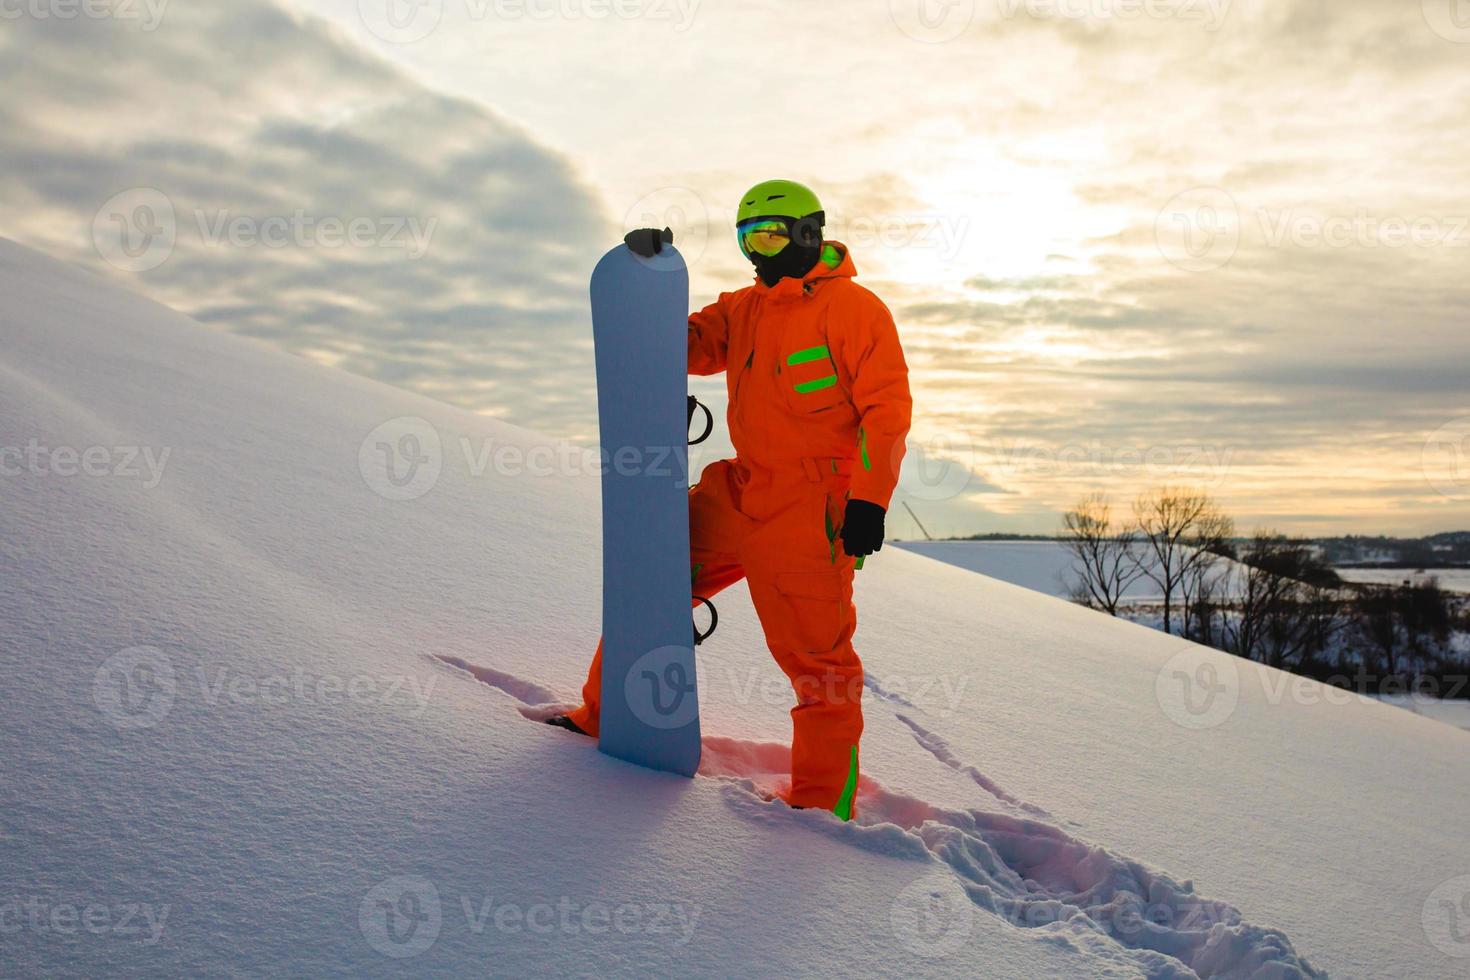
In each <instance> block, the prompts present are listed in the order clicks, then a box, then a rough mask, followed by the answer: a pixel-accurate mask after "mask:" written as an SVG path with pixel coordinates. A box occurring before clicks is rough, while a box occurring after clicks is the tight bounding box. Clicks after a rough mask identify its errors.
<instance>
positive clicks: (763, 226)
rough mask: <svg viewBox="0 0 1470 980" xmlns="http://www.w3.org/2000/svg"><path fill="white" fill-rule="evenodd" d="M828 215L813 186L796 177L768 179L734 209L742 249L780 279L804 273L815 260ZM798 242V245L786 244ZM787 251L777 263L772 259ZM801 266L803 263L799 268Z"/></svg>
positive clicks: (747, 255)
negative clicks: (802, 182) (797, 180)
mask: <svg viewBox="0 0 1470 980" xmlns="http://www.w3.org/2000/svg"><path fill="white" fill-rule="evenodd" d="M826 222H827V215H826V212H824V211H823V210H822V202H821V201H819V200H817V195H816V194H814V193H812V190H811V188H809V187H806V186H804V185H802V184H798V183H797V182H796V181H794V180H767V181H764V182H762V183H759V184H756V185H755V186H754V187H752V188H751V189H750V190H748V191H746V192H745V196H744V197H742V198H741V199H740V208H739V209H738V210H737V211H736V212H735V240H736V241H737V242H738V243H739V244H740V252H741V254H742V255H744V256H745V257H746V258H748V259H750V260H751V261H752V262H755V263H756V264H757V266H758V267H760V266H762V265H764V267H765V269H766V271H767V272H769V273H770V274H771V275H773V276H776V277H777V278H779V277H780V276H781V275H794V274H797V272H798V271H800V272H805V271H806V269H809V268H811V266H812V264H813V263H814V262H815V261H816V258H815V256H816V254H817V253H818V251H819V250H820V248H821V245H822V225H824V224H826ZM792 243H795V245H796V248H795V249H791V250H788V249H787V246H788V245H790V244H792ZM783 253H785V257H784V258H783V259H782V260H780V261H779V262H776V263H771V262H770V261H766V262H764V263H763V262H762V259H765V260H772V259H775V257H776V256H777V255H781V254H783ZM798 266H802V268H800V269H799V270H798Z"/></svg>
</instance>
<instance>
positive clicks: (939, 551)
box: [903, 541, 1243, 603]
mask: <svg viewBox="0 0 1470 980" xmlns="http://www.w3.org/2000/svg"><path fill="white" fill-rule="evenodd" d="M903 547H904V548H905V549H907V550H909V551H912V552H914V553H915V554H920V555H925V556H927V557H929V558H934V559H937V560H939V561H942V562H946V563H948V564H950V565H954V566H956V567H958V568H966V569H969V570H970V571H972V572H979V573H980V574H982V575H989V576H990V577H991V578H998V579H1000V580H1001V581H1002V582H1009V583H1011V584H1012V585H1019V586H1023V587H1024V588H1028V589H1031V590H1033V591H1036V592H1040V593H1043V594H1045V595H1050V596H1057V597H1058V598H1062V599H1066V598H1068V597H1070V595H1071V591H1072V587H1073V586H1074V585H1076V584H1077V582H1078V581H1079V579H1078V576H1077V574H1076V573H1075V572H1074V571H1073V566H1074V565H1075V563H1076V559H1075V558H1073V557H1072V553H1071V552H1070V551H1068V550H1067V546H1066V545H1065V544H1063V543H1062V542H1060V541H905V542H903ZM1219 565H1220V570H1219V572H1218V573H1217V574H1216V578H1217V580H1220V585H1221V586H1222V588H1221V590H1220V591H1221V592H1222V594H1227V595H1239V594H1240V593H1241V591H1242V585H1241V580H1240V578H1239V576H1240V575H1241V574H1242V572H1241V569H1242V568H1243V566H1241V565H1239V564H1237V563H1236V562H1234V561H1231V560H1229V559H1224V560H1222V561H1221V562H1220V563H1219ZM1151 566H1152V563H1151ZM1123 598H1124V599H1125V600H1126V601H1128V602H1137V603H1148V602H1162V601H1163V598H1164V594H1163V591H1162V590H1161V589H1160V588H1159V586H1158V584H1157V583H1155V582H1154V581H1153V580H1152V579H1149V578H1148V577H1146V576H1140V577H1139V578H1137V579H1136V580H1134V581H1133V582H1131V583H1129V585H1128V587H1127V588H1126V589H1124V590H1123Z"/></svg>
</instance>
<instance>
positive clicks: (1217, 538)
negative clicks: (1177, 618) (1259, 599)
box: [1179, 508, 1235, 643]
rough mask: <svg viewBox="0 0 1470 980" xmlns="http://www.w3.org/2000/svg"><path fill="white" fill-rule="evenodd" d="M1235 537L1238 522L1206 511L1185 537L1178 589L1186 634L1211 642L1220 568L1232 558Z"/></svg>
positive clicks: (1223, 515)
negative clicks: (1232, 541) (1232, 542)
mask: <svg viewBox="0 0 1470 980" xmlns="http://www.w3.org/2000/svg"><path fill="white" fill-rule="evenodd" d="M1234 536H1235V521H1233V520H1231V519H1230V518H1229V517H1227V516H1226V515H1225V514H1223V513H1221V512H1219V511H1218V510H1214V509H1213V508H1211V509H1209V510H1206V511H1205V512H1204V513H1203V514H1201V515H1200V518H1199V520H1198V521H1196V522H1195V526H1194V528H1193V529H1192V530H1191V531H1190V532H1189V534H1188V535H1187V536H1186V539H1185V543H1186V549H1185V554H1184V557H1183V559H1182V561H1181V563H1180V565H1181V575H1180V579H1179V589H1180V592H1181V598H1182V599H1183V603H1182V606H1183V610H1182V611H1183V616H1184V623H1183V630H1182V632H1183V634H1184V635H1185V636H1188V637H1193V638H1195V639H1198V640H1199V641H1200V642H1201V643H1209V642H1210V636H1209V634H1210V625H1211V624H1210V622H1209V620H1210V619H1211V617H1213V615H1214V614H1213V612H1212V607H1213V603H1214V600H1215V598H1216V596H1217V595H1218V594H1219V593H1220V591H1221V588H1220V586H1221V583H1220V581H1219V577H1220V565H1221V563H1222V561H1223V560H1224V559H1226V558H1233V557H1234V554H1233V549H1232V548H1231V545H1230V539H1231V538H1232V537H1234Z"/></svg>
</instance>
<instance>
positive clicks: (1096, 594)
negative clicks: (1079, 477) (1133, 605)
mask: <svg viewBox="0 0 1470 980" xmlns="http://www.w3.org/2000/svg"><path fill="white" fill-rule="evenodd" d="M1063 523H1064V525H1065V535H1066V538H1065V540H1066V545H1067V550H1068V551H1070V552H1071V553H1072V572H1073V574H1075V575H1076V576H1077V581H1076V584H1075V585H1074V586H1073V589H1072V598H1073V599H1074V600H1075V601H1077V602H1080V603H1082V604H1083V605H1087V606H1091V607H1093V608H1094V609H1102V610H1104V611H1105V612H1107V613H1108V614H1109V615H1110V616H1116V615H1118V606H1119V604H1120V603H1121V602H1122V601H1123V593H1124V592H1125V591H1126V590H1127V589H1128V586H1130V585H1132V584H1133V583H1134V582H1135V581H1137V580H1138V577H1139V576H1140V575H1142V574H1143V570H1142V568H1140V567H1139V564H1138V555H1137V552H1136V550H1135V549H1136V545H1137V534H1136V533H1135V532H1134V531H1133V529H1132V528H1115V527H1114V526H1113V509H1112V505H1111V504H1109V503H1108V498H1107V496H1106V495H1105V494H1101V493H1091V494H1088V495H1087V496H1085V497H1083V498H1082V499H1081V500H1080V501H1078V503H1077V505H1076V506H1075V507H1073V508H1072V509H1071V510H1069V511H1067V513H1066V514H1065V515H1064V517H1063Z"/></svg>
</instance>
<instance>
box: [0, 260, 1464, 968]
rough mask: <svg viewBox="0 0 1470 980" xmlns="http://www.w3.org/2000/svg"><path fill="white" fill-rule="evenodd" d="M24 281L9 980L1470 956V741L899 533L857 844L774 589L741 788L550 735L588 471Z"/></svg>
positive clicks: (587, 587) (6, 402)
mask: <svg viewBox="0 0 1470 980" xmlns="http://www.w3.org/2000/svg"><path fill="white" fill-rule="evenodd" d="M0 296H3V300H0V449H4V450H11V449H13V450H15V451H16V452H11V453H8V454H7V455H6V456H5V457H4V459H5V461H6V468H5V470H4V472H3V474H0V492H3V505H0V658H3V667H4V670H5V676H6V677H7V679H8V681H9V683H8V684H7V690H6V704H5V709H4V711H3V712H0V758H3V759H4V763H3V779H4V804H5V805H4V807H3V810H0V903H3V904H0V954H3V968H0V972H4V973H5V974H7V975H15V976H36V975H101V974H104V973H126V974H145V973H146V974H149V975H232V976H260V975H286V974H290V975H297V976H325V975H353V976H375V975H385V976H386V975H398V974H400V973H403V972H410V973H413V974H415V975H425V976H431V975H433V976H449V975H480V974H486V973H488V974H493V975H532V974H535V975H586V974H593V973H595V974H599V975H620V976H634V975H639V976H641V975H646V974H650V973H651V974H655V975H666V974H673V973H678V974H688V975H707V976H729V975H737V974H738V975H753V976H767V975H777V974H783V975H801V976H806V975H829V974H831V973H833V972H854V973H877V974H883V975H899V974H905V975H912V976H977V975H978V976H985V977H992V978H993V977H1018V978H1020V977H1040V976H1067V977H1092V976H1097V977H1135V976H1152V977H1170V976H1178V977H1189V976H1195V975H1199V976H1219V977H1244V976H1260V977H1284V976H1295V975H1303V974H1305V973H1306V971H1308V970H1309V969H1316V970H1325V971H1330V972H1331V973H1332V974H1333V975H1334V976H1348V977H1375V978H1376V977H1430V976H1443V977H1450V976H1461V975H1463V973H1464V969H1465V966H1466V963H1467V960H1466V959H1464V958H1458V959H1457V958H1453V957H1452V954H1458V955H1459V956H1460V957H1463V956H1464V955H1465V954H1467V953H1470V943H1466V942H1464V941H1463V940H1462V939H1461V938H1460V937H1461V936H1463V935H1464V928H1463V925H1462V923H1461V922H1460V920H1459V918H1457V916H1458V915H1459V914H1460V908H1459V906H1457V905H1456V903H1457V902H1460V901H1462V900H1463V899H1464V897H1465V896H1466V895H1470V877H1467V875H1470V847H1467V845H1466V842H1465V838H1464V835H1463V816H1464V814H1465V813H1466V812H1467V810H1470V780H1467V778H1466V777H1467V775H1470V734H1467V733H1465V732H1462V731H1458V730H1455V729H1452V728H1450V727H1448V726H1444V725H1440V724H1437V723H1434V722H1431V721H1428V720H1425V719H1423V718H1419V717H1416V716H1415V715H1413V714H1410V713H1408V712H1404V711H1399V710H1397V709H1394V708H1390V707H1387V706H1384V705H1381V704H1377V703H1373V702H1370V701H1367V700H1365V699H1360V698H1356V697H1351V696H1348V697H1345V698H1338V697H1330V694H1329V692H1324V691H1323V690H1322V689H1321V688H1320V687H1319V686H1317V685H1315V684H1311V683H1310V682H1304V681H1300V680H1298V679H1294V678H1289V677H1288V676H1287V675H1283V674H1280V673H1278V672H1275V671H1271V670H1267V669H1264V668H1260V667H1258V666H1256V665H1253V664H1249V663H1244V662H1241V661H1237V660H1234V659H1233V658H1230V657H1227V656H1225V655H1223V654H1220V653H1217V652H1215V651H1210V650H1205V649H1203V648H1199V647H1195V646H1193V645H1190V644H1187V643H1184V642H1182V641H1179V640H1177V639H1174V638H1170V637H1167V636H1163V635H1161V634H1158V633H1156V632H1153V631H1150V630H1147V629H1144V628H1141V627H1137V626H1133V625H1130V624H1127V623H1122V622H1117V621H1114V620H1111V619H1108V618H1106V617H1104V616H1101V615H1099V614H1096V613H1092V612H1089V611H1087V610H1084V609H1080V608H1077V607H1074V606H1072V605H1070V604H1068V603H1065V602H1062V601H1059V600H1056V599H1053V598H1049V597H1046V596H1043V595H1038V594H1036V593H1034V592H1030V591H1027V590H1025V589H1021V588H1017V587H1013V586H1010V585H1006V584H1002V583H998V582H993V581H990V580H987V579H984V578H981V577H978V576H976V575H974V574H973V573H971V572H968V571H965V570H962V569H958V568H953V567H949V566H946V565H944V564H941V563H939V562H935V561H931V560H929V559H926V558H923V557H921V556H919V555H915V554H911V553H907V552H905V551H903V550H902V549H898V548H890V549H885V550H884V551H883V552H882V553H881V554H880V555H878V556H877V557H876V558H875V559H873V560H871V561H869V563H868V567H867V568H866V569H864V570H863V571H862V572H861V573H860V576H859V596H858V601H859V609H860V613H861V617H862V623H861V626H860V628H859V631H858V637H857V642H858V646H859V650H860V652H861V653H862V654H863V656H864V659H865V662H866V664H867V667H868V670H869V674H870V685H869V687H870V690H869V692H868V699H867V702H866V704H867V717H868V731H867V734H866V737H865V740H864V756H863V758H864V766H865V771H866V780H865V782H864V784H863V786H862V789H861V793H860V796H859V811H860V818H859V820H858V822H857V823H855V824H851V825H844V824H841V823H839V822H837V821H836V820H835V818H833V817H831V816H830V815H829V814H824V813H818V812H811V811H803V812H794V811H791V810H789V809H788V808H786V807H785V806H783V805H782V804H780V803H775V802H770V801H769V797H770V796H771V794H772V793H773V792H775V791H777V790H779V785H780V773H781V772H782V770H783V769H784V767H785V761H786V760H785V749H784V742H785V740H786V738H787V737H788V735H789V721H788V719H787V717H786V710H787V709H788V708H789V706H790V702H789V692H788V691H787V690H786V689H785V687H784V680H783V679H781V678H780V676H779V674H778V672H777V671H776V669H775V667H774V665H773V664H772V663H771V662H770V660H769V656H768V655H767V654H766V653H765V652H764V649H763V647H762V645H761V642H760V637H759V633H758V630H757V629H756V626H755V621H754V616H753V613H752V611H751V609H750V606H749V602H748V600H747V599H746V597H745V596H744V594H743V590H741V589H738V588H737V589H734V590H731V592H730V593H727V594H726V595H725V597H723V598H722V601H721V603H720V611H721V627H720V632H719V634H718V635H717V636H716V637H715V639H713V640H712V641H711V642H710V643H709V644H707V645H706V646H704V647H702V648H701V650H700V658H701V660H700V669H701V674H700V683H701V702H702V705H703V710H704V729H705V731H706V733H707V739H706V748H705V762H704V766H703V770H702V772H703V774H702V775H701V776H700V777H699V778H696V779H694V780H684V779H679V778H677V777H672V776H668V775H664V774H658V773H653V772H648V771H644V770H640V769H637V768H635V767H631V766H628V765H626V764H624V763H620V762H617V761H614V760H612V759H610V758H608V757H605V756H603V755H601V754H599V753H598V752H596V751H595V749H594V747H593V746H592V744H591V743H590V742H589V741H587V740H584V739H580V738H578V737H576V736H573V735H569V734H566V733H564V732H560V731H557V730H554V729H551V728H548V727H546V726H544V725H539V724H536V723H535V722H534V719H535V718H536V717H540V716H542V715H544V714H545V712H546V710H548V709H547V708H546V707H545V704H546V703H547V702H555V701H562V700H565V699H567V698H568V697H570V696H571V695H572V694H573V692H574V691H575V690H576V688H577V686H578V685H580V683H581V680H582V675H583V671H584V669H585V662H586V658H587V656H588V655H589V653H590V651H591V648H592V646H593V644H594V642H595V639H596V630H597V622H598V590H599V583H598V568H599V561H598V527H597V521H598V516H597V515H598V506H597V502H598V497H597V478H596V474H595V471H594V469H593V467H591V466H588V465H585V461H583V460H582V459H581V457H580V456H579V455H577V454H576V453H573V452H571V451H570V450H569V449H568V448H567V447H564V446H559V445H558V444H557V443H555V442H554V441H551V440H547V439H545V438H543V437H540V436H537V435H536V434H534V433H531V432H527V431H525V430H520V429H516V428H513V427H510V426H507V425H504V424H501V423H499V422H496V421H494V420H492V419H488V418H485V417H481V416H476V415H473V414H470V413H466V412H464V411H460V410H457V409H453V408H450V407H448V406H445V405H442V404H440V403H437V402H434V401H432V400H429V399H426V398H423V397H420V396H416V395H412V394H408V393H405V392H402V391H398V390H395V389H392V388H389V387H385V386H383V385H381V384H378V383H375V382H371V381H367V380H364V379H360V378H357V377H353V376H350V375H346V374H342V373H338V372H334V371H331V370H329V369H325V368H321V367H319V366H316V365H313V364H311V363H308V362H306V361H304V360H300V359H296V358H292V357H289V356H286V355H283V354H280V353H278V352H276V351H274V350H272V349H270V348H268V347H266V346H264V345H262V344H258V343H255V342H252V341H249V340H245V339H241V338H237V337H232V336H228V335H224V334H220V333H217V332H215V331H213V330H210V329H208V328H205V327H202V326H201V325H199V324H198V323H195V322H193V321H191V320H189V319H187V318H185V317H182V316H179V315H177V314H175V313H172V312H169V311H167V310H165V309H163V308H162V307H159V306H157V305H156V304H154V303H152V302H150V301H147V300H144V299H142V298H140V297H138V296H136V295H133V294H131V293H129V292H127V291H125V290H124V289H121V288H118V287H116V286H114V285H110V284H107V283H104V282H102V281H100V280H98V279H96V278H94V277H92V276H91V275H89V274H86V273H82V272H79V271H77V270H74V269H71V268H68V267H66V266H63V265H61V264H60V263H57V262H55V261H52V260H50V259H47V258H44V257H42V256H39V255H37V254H36V253H33V252H29V251H27V250H25V249H23V248H21V247H19V246H17V245H15V244H13V243H10V242H6V241H3V240H0ZM33 440H34V442H33ZM144 450H146V453H145V452H144ZM17 454H19V455H17ZM384 454H386V455H384ZM388 458H393V459H396V460H398V462H399V464H400V465H399V466H398V468H397V469H396V470H394V471H393V478H392V479H390V478H389V473H388V471H387V470H386V469H385V460H386V459H388ZM408 459H413V460H415V461H416V462H417V465H416V467H415V468H412V469H410V468H408V467H407V464H406V463H405V462H404V461H406V460H408ZM17 460H23V463H17ZM149 460H152V464H151V466H150V464H149V463H148V461H149ZM17 466H18V467H19V469H18V471H17ZM89 473H91V474H95V475H88V474H89ZM1329 697H1330V700H1329ZM1140 912H1141V913H1144V914H1146V915H1147V917H1148V918H1149V919H1150V920H1152V924H1140V923H1139V922H1138V921H1137V920H1136V919H1135V918H1133V915H1134V914H1135V913H1140ZM1277 930H1279V932H1278V931H1277ZM1288 937H1289V938H1288ZM1308 962H1310V964H1311V967H1308V966H1307V963H1308Z"/></svg>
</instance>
